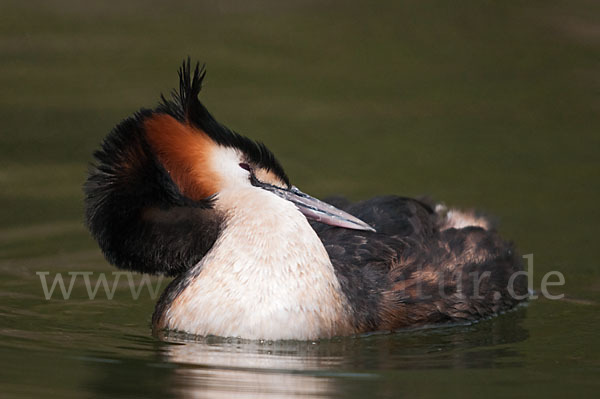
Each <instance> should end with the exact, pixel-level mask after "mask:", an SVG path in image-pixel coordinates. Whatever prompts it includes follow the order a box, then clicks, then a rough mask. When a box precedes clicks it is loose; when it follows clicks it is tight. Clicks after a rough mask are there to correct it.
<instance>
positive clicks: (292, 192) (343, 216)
mask: <svg viewBox="0 0 600 399" xmlns="http://www.w3.org/2000/svg"><path fill="white" fill-rule="evenodd" d="M260 187H262V188H264V189H265V190H268V191H271V192H272V193H274V194H276V195H278V196H280V197H281V198H284V199H286V200H288V201H290V202H292V203H293V204H294V205H296V207H298V209H299V210H300V212H302V213H303V214H304V216H306V217H307V218H308V219H312V220H316V221H317V222H321V223H325V224H328V225H331V226H338V227H344V228H346V229H354V230H366V231H375V229H374V228H372V227H371V226H369V225H368V224H366V223H365V222H363V221H362V220H360V219H359V218H357V217H354V216H352V215H351V214H349V213H347V212H344V211H342V210H340V209H338V208H336V207H334V206H331V205H329V204H328V203H326V202H323V201H321V200H318V199H316V198H314V197H311V196H310V195H308V194H305V193H303V192H302V191H300V190H298V188H297V187H295V186H292V188H290V189H284V188H280V187H277V186H272V185H270V184H264V185H261V186H260Z"/></svg>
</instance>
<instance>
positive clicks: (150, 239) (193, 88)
mask: <svg viewBox="0 0 600 399" xmlns="http://www.w3.org/2000/svg"><path fill="white" fill-rule="evenodd" d="M204 76H205V71H204V69H203V68H202V69H201V68H199V66H198V65H196V67H195V69H194V71H193V72H192V71H191V68H190V61H189V59H188V60H187V62H184V64H183V66H182V67H181V68H180V70H179V78H180V87H179V90H177V91H173V92H172V94H171V98H170V99H166V98H165V97H162V102H161V103H160V104H159V106H158V107H157V108H155V109H154V110H147V109H142V110H140V111H139V112H137V113H136V114H134V115H133V116H132V117H130V118H128V119H126V120H124V121H123V122H121V123H120V124H119V125H118V126H117V127H115V128H114V129H113V131H112V132H111V133H110V134H109V135H108V136H107V138H106V139H105V141H104V142H103V144H102V147H101V148H100V150H98V151H97V152H96V153H95V154H94V155H95V159H96V162H95V164H94V165H93V166H92V167H91V170H90V174H89V177H88V179H87V181H86V183H85V186H84V190H85V195H86V199H85V205H86V223H87V226H88V228H89V229H90V231H91V232H92V235H93V236H94V238H96V240H97V241H98V242H99V244H100V247H101V249H102V251H103V252H104V254H105V256H106V257H107V259H108V260H109V261H110V262H111V263H113V264H115V265H116V266H118V267H120V268H124V269H129V270H134V271H140V272H146V273H164V274H167V275H177V274H180V273H181V272H183V271H185V270H187V269H188V268H190V267H191V266H193V265H194V264H196V263H197V262H198V261H200V259H202V257H203V256H204V255H205V254H206V253H207V251H208V250H209V249H210V248H211V247H212V245H213V244H214V242H215V240H216V239H217V237H218V236H219V234H220V232H221V231H222V230H223V229H224V228H225V223H224V222H225V221H226V216H225V213H226V211H227V208H226V207H227V204H226V203H222V197H223V196H222V195H221V194H222V193H224V192H227V193H232V192H233V193H235V192H240V193H242V192H247V191H248V190H261V191H263V192H264V191H267V192H269V193H270V194H272V195H275V196H277V197H280V198H283V199H285V200H287V201H290V202H292V203H294V204H295V205H296V207H297V209H298V210H300V211H301V212H302V213H303V214H304V215H306V217H308V218H311V219H314V220H318V221H321V222H323V223H327V224H331V225H335V226H340V227H346V228H351V229H360V230H373V229H372V228H371V227H370V226H369V225H367V224H365V223H364V222H362V221H361V220H359V219H357V218H355V217H353V216H352V215H350V214H347V213H345V212H343V211H340V210H338V209H336V208H334V207H332V206H331V205H328V204H326V203H323V202H321V201H319V200H317V199H315V198H312V197H310V196H308V195H306V194H304V193H302V192H301V191H300V190H298V189H297V188H296V187H294V186H292V185H291V184H290V182H289V179H288V177H287V176H286V174H285V172H284V170H283V168H282V166H281V164H280V163H279V162H278V161H277V159H276V158H275V156H274V155H273V153H272V152H271V151H269V150H268V149H267V147H266V146H265V145H264V144H262V143H257V142H254V141H252V140H250V139H248V138H246V137H244V136H241V135H239V134H237V133H235V132H233V131H231V130H229V129H228V128H226V127H225V126H223V125H221V124H220V123H218V122H217V121H216V120H215V119H214V118H213V117H212V115H211V114H210V113H209V112H208V111H207V109H206V108H205V107H204V106H203V105H202V103H201V102H200V101H199V100H198V94H199V92H200V89H201V85H202V81H203V79H204ZM265 211H268V209H267V210H265Z"/></svg>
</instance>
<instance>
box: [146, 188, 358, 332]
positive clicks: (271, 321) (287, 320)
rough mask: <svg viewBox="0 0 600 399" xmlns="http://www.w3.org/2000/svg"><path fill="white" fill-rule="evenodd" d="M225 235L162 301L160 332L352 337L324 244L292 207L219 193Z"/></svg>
mask: <svg viewBox="0 0 600 399" xmlns="http://www.w3.org/2000/svg"><path fill="white" fill-rule="evenodd" d="M216 208H217V210H218V211H220V212H222V213H223V214H224V215H225V222H224V223H225V225H224V227H223V228H222V230H221V231H222V233H221V234H220V236H219V238H218V239H217V241H216V242H215V244H214V245H213V247H212V249H211V250H210V251H209V252H208V253H207V254H206V256H205V257H204V258H203V259H202V261H200V263H198V265H196V266H195V267H194V268H192V269H190V270H189V271H188V272H187V273H186V275H185V276H181V277H180V279H182V280H181V282H182V284H175V285H171V286H170V287H169V288H168V289H171V290H180V292H171V293H169V295H163V298H170V299H167V300H171V299H172V301H171V303H169V304H166V305H165V304H163V306H162V307H161V304H160V303H159V307H161V308H162V309H163V310H162V314H160V315H158V316H159V317H158V318H157V322H158V325H157V326H156V327H158V328H168V329H173V330H179V331H185V332H187V333H191V334H197V335H218V336H225V337H227V336H234V337H241V338H247V339H303V340H306V339H316V338H318V337H331V336H335V335H342V334H349V333H352V332H353V331H352V327H351V323H350V322H349V319H350V314H349V306H348V301H347V298H346V297H345V295H344V294H343V293H342V290H341V287H340V283H339V281H338V279H337V277H336V275H335V272H334V269H333V266H332V265H331V261H330V259H329V256H328V254H327V252H326V250H325V248H324V247H323V243H322V242H321V240H320V239H319V237H318V236H317V234H316V233H315V231H314V230H313V229H312V227H311V226H310V224H309V223H308V221H307V220H306V218H305V217H304V216H303V215H302V214H301V213H300V212H299V211H298V210H297V209H296V207H295V206H294V205H293V204H292V203H290V202H288V201H286V200H283V199H281V198H279V197H277V196H275V195H273V194H271V193H269V192H267V191H264V190H262V189H257V188H254V187H248V188H246V189H242V190H239V189H236V190H235V191H234V190H223V191H222V192H220V193H219V197H218V199H217V202H216Z"/></svg>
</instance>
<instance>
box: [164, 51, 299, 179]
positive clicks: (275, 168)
mask: <svg viewBox="0 0 600 399" xmlns="http://www.w3.org/2000/svg"><path fill="white" fill-rule="evenodd" d="M178 73H179V90H173V91H172V92H171V98H170V99H168V98H166V97H165V96H162V95H161V103H160V105H159V107H158V108H157V111H158V112H164V113H166V114H169V115H171V116H172V117H174V118H175V119H177V120H178V121H180V122H182V123H190V124H191V125H193V126H195V127H196V128H198V129H200V130H202V131H204V132H205V133H206V134H207V135H208V136H210V138H212V139H213V140H214V141H215V142H216V143H218V144H221V145H223V146H227V147H235V148H238V149H240V150H241V151H242V152H243V153H244V154H246V155H247V156H248V161H250V162H252V163H254V164H256V165H258V166H260V167H263V168H265V169H267V170H270V171H272V172H273V173H275V174H276V175H277V176H278V177H279V178H280V179H281V180H282V181H284V182H285V183H286V184H287V185H288V186H289V185H290V181H289V178H288V177H287V175H286V173H285V171H284V170H283V167H282V166H281V164H280V163H279V161H278V160H277V159H276V158H275V155H273V153H272V152H271V151H270V150H269V149H268V148H267V147H266V146H265V145H264V144H263V143H261V142H256V141H253V140H250V139H249V138H247V137H244V136H242V135H240V134H238V133H236V132H234V131H233V130H230V129H229V128H227V127H226V126H223V125H222V124H220V123H219V122H217V121H216V120H215V118H214V117H213V116H212V115H211V114H210V112H208V110H207V109H206V107H205V106H204V105H203V104H202V103H201V102H200V100H199V99H198V95H199V93H200V90H202V83H203V81H204V78H205V77H206V69H205V67H204V66H202V67H200V64H199V63H196V65H195V67H194V68H193V72H192V66H191V61H190V59H189V57H188V58H187V60H185V61H183V64H182V65H181V67H180V68H179V71H178Z"/></svg>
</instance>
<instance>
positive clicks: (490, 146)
mask: <svg viewBox="0 0 600 399" xmlns="http://www.w3.org/2000/svg"><path fill="white" fill-rule="evenodd" d="M187 56H190V57H192V59H195V60H198V61H200V62H202V63H206V67H207V70H208V76H207V79H206V81H205V85H204V90H203V92H202V95H201V99H202V101H203V102H204V103H205V105H206V106H207V107H208V108H209V110H210V111H211V112H212V113H213V114H214V115H215V116H216V118H217V119H219V120H220V121H221V122H223V123H224V124H226V125H227V126H229V127H231V128H232V129H234V130H236V131H238V132H239V133H242V134H244V135H247V136H249V137H251V138H254V139H258V140H261V141H264V142H265V143H266V144H267V145H268V146H269V147H270V148H271V150H272V151H273V152H274V153H275V154H276V155H277V157H278V158H279V160H280V161H281V162H282V163H283V165H284V167H285V169H286V171H287V173H288V175H289V176H290V178H291V180H292V182H293V183H294V184H295V185H297V186H298V187H300V188H301V189H302V190H303V191H305V192H308V193H310V194H312V195H315V196H318V197H325V196H327V195H331V194H337V193H342V194H345V195H347V196H349V197H350V198H352V199H361V198H367V197H369V196H372V195H377V194H400V195H406V196H416V195H421V194H427V195H430V196H432V197H433V198H435V199H438V200H441V201H444V202H446V203H447V204H448V205H452V206H458V207H464V208H471V207H472V208H476V209H479V210H482V211H485V212H489V213H490V214H492V215H495V216H496V217H497V219H498V220H499V222H500V230H501V232H502V233H503V234H504V235H505V236H506V237H507V238H509V239H512V240H514V241H515V242H516V244H517V246H518V248H519V250H520V251H521V253H533V254H534V256H535V275H534V277H533V280H534V287H535V288H536V289H538V288H539V284H540V280H541V279H542V277H543V275H544V274H545V273H546V272H548V271H551V270H558V271H560V272H562V273H563V274H564V276H565V280H566V284H565V286H564V287H553V288H552V289H551V292H553V293H565V294H566V297H565V299H563V300H561V301H549V300H544V299H540V300H538V301H534V302H532V303H531V304H530V305H529V307H528V308H527V309H526V311H525V310H521V311H519V312H518V317H517V316H515V315H512V316H502V317H499V318H497V319H495V320H492V321H488V322H486V323H487V324H486V323H483V324H481V325H476V326H474V327H469V328H455V329H450V330H449V331H446V330H444V331H445V332H430V333H415V334H414V335H411V334H399V335H392V336H384V337H377V336H376V337H371V338H365V339H363V340H355V341H351V342H350V343H348V342H347V341H345V340H342V341H341V342H335V343H329V344H325V343H321V344H320V349H318V350H317V351H316V352H315V351H312V350H309V349H306V348H297V347H295V346H294V347H293V348H292V349H290V348H287V347H286V348H283V349H281V351H280V352H277V351H274V352H273V353H272V355H273V356H271V357H269V356H268V353H267V352H268V350H267V351H266V352H265V351H264V350H263V349H264V348H262V349H261V348H258V349H257V348H254V347H251V348H248V347H244V346H243V345H242V347H241V349H240V347H239V346H234V348H233V349H231V348H230V347H228V346H227V345H221V344H216V345H215V346H209V349H210V351H213V350H215V351H217V352H218V353H221V352H222V351H228V350H233V351H234V352H235V351H238V352H240V351H241V353H242V355H240V356H242V357H243V355H244V354H245V355H247V354H250V355H251V356H254V355H257V354H259V355H261V356H263V355H264V353H267V355H264V356H266V357H265V359H263V360H264V361H265V362H266V364H267V366H264V367H266V368H267V369H269V370H271V369H272V368H275V369H277V368H278V367H280V366H279V363H277V361H279V360H281V358H282V357H285V356H288V357H290V356H291V359H292V360H294V361H299V362H300V364H301V366H298V365H297V364H296V363H293V362H292V363H293V364H292V366H290V367H289V370H291V371H289V372H283V373H280V374H281V375H279V374H277V373H276V372H273V371H270V372H267V374H268V375H270V376H273V377H274V379H275V380H277V379H281V378H283V381H287V380H286V378H288V379H289V378H291V377H293V376H295V375H296V374H299V375H300V376H303V377H307V378H308V380H306V381H305V380H301V381H300V382H299V386H300V387H304V386H310V387H312V386H313V385H314V386H315V387H316V388H315V389H314V390H309V391H305V390H302V389H301V388H298V389H297V390H296V391H294V390H292V391H291V392H288V391H282V392H279V391H277V389H276V388H273V387H272V385H269V384H270V381H263V383H262V385H260V384H258V386H259V387H258V388H257V386H255V385H256V381H255V378H256V375H254V374H252V373H250V376H249V377H248V378H249V381H254V382H255V385H252V383H251V382H248V383H247V385H243V386H242V387H241V388H240V387H239V386H236V387H237V388H236V389H237V391H236V392H237V393H238V394H246V396H251V395H249V394H256V393H258V394H261V393H262V394H265V395H267V394H269V395H270V394H277V393H279V394H281V396H285V395H287V396H294V395H296V394H298V393H301V394H303V395H309V396H310V395H313V396H315V395H316V396H321V397H322V396H327V397H332V396H345V397H349V396H356V397H360V395H362V394H363V393H364V391H361V389H360V388H359V387H366V388H364V389H365V390H366V391H367V392H371V393H376V394H380V395H381V396H391V397H395V396H404V395H409V396H410V395H417V396H430V395H432V396H435V395H437V394H440V393H444V394H445V395H447V396H459V395H460V396H463V395H465V394H478V393H485V394H486V396H492V397H493V396H501V395H502V396H506V395H507V394H510V395H511V396H514V394H518V393H523V394H527V395H528V396H531V394H534V396H535V394H538V395H544V396H546V397H549V396H564V395H569V394H574V393H579V394H586V393H591V392H597V390H598V388H600V386H599V385H598V382H597V381H596V380H597V375H598V371H599V370H600V364H599V362H598V358H599V351H598V347H599V344H600V343H599V342H598V338H597V331H598V329H599V328H600V318H599V317H598V310H599V309H598V301H600V268H599V264H598V260H597V256H596V241H597V238H598V232H599V229H598V225H599V222H600V214H599V213H600V212H599V206H598V203H599V202H600V184H599V182H600V179H599V177H600V157H599V150H600V118H599V111H600V97H599V94H600V75H599V74H598V71H599V70H600V3H599V2H597V1H592V0H544V1H541V0H540V1H535V0H534V1H528V2H516V1H487V0H477V1H471V0H468V1H462V2H447V1H441V0H440V1H432V0H424V1H417V0H402V1H383V2H366V1H365V2H360V1H351V2H347V1H321V2H318V1H266V0H265V1H252V2H245V1H241V0H240V1H211V2H201V1H176V2H166V1H164V2H163V1H146V2H142V1H122V2H117V1H106V2H91V1H90V2H83V1H75V0H62V1H10V0H1V1H0V123H1V128H0V283H1V286H0V296H1V298H2V299H1V302H0V335H1V338H2V339H1V340H0V341H2V342H1V343H0V348H1V349H2V351H3V354H4V355H3V356H2V359H3V361H5V362H6V365H3V368H4V369H5V371H3V373H6V374H5V375H4V376H2V375H0V391H3V392H7V393H8V394H10V395H11V396H15V397H18V396H29V395H34V394H37V393H39V392H44V393H46V394H47V395H48V396H57V397H68V396H73V397H79V396H82V395H92V396H107V397H111V396H112V395H115V394H126V395H131V396H136V395H141V396H146V397H148V396H153V394H156V395H157V396H163V397H164V396H178V395H179V394H181V393H189V392H190V391H192V392H194V389H193V388H195V387H197V386H196V385H195V384H200V386H202V387H203V388H205V389H208V390H209V393H213V394H214V393H215V392H216V393H219V394H223V392H222V391H223V390H224V391H225V392H230V391H229V390H228V389H229V388H227V384H228V383H229V384H234V386H235V381H237V380H239V379H240V378H242V379H243V377H244V376H241V377H240V375H233V376H226V377H224V378H225V379H218V378H216V377H215V375H212V376H211V375H210V374H209V375H208V377H207V376H206V375H201V376H198V375H196V374H193V373H192V375H191V376H190V375H187V374H184V375H183V377H182V376H181V375H179V374H178V373H180V372H184V371H186V370H187V371H188V372H189V371H190V369H189V366H186V367H187V368H186V367H183V368H182V367H181V366H180V363H181V361H173V360H172V358H171V357H169V356H170V355H169V354H168V353H167V354H165V351H167V352H168V351H170V350H171V349H170V346H169V345H166V344H162V343H160V342H158V341H156V340H154V339H153V338H152V337H151V336H150V329H149V324H148V321H149V317H150V314H151V312H152V307H153V303H154V301H153V300H151V299H149V298H147V299H141V300H140V301H137V302H133V303H132V301H131V298H130V297H128V296H127V295H125V294H123V295H121V296H119V294H117V296H116V300H115V301H107V300H105V301H89V300H87V299H86V298H85V296H84V295H81V298H80V300H77V301H74V300H71V301H63V300H58V299H56V300H55V299H53V300H50V301H46V300H45V299H44V298H43V295H42V291H41V288H40V281H39V278H38V276H36V274H35V272H36V271H42V270H44V271H50V272H51V273H56V272H68V271H73V270H86V271H95V272H107V273H110V272H112V271H113V269H112V267H111V266H110V265H108V264H107V263H106V262H105V261H104V260H103V258H102V255H101V254H100V252H99V250H98V248H97V245H96V244H95V242H93V240H92V239H91V238H90V237H89V236H88V234H87V232H86V230H85V228H84V227H83V225H82V209H83V206H82V191H81V185H82V183H83V181H84V180H85V176H86V170H87V164H88V163H89V162H90V161H91V153H92V152H93V151H94V149H95V148H97V146H98V145H99V143H100V141H101V140H102V138H103V137H104V136H105V135H106V134H107V133H108V132H109V131H110V129H111V128H112V127H113V126H114V125H116V124H117V123H118V122H119V121H120V120H121V119H123V118H125V117H127V116H128V115H130V114H131V113H133V112H134V111H136V110H138V109H139V108H140V107H153V106H154V105H156V104H157V101H158V99H159V94H160V93H168V92H169V91H170V89H171V88H173V87H175V86H176V85H177V75H176V70H177V68H178V66H179V64H180V63H181V61H182V59H184V58H185V57H187ZM82 287H83V285H82V284H79V285H77V286H76V289H77V288H82ZM121 290H122V292H121V291H119V292H121V293H123V292H126V291H127V290H128V288H127V287H123V288H122V289H121ZM84 292H85V291H83V293H84ZM80 293H81V291H80ZM472 330H475V331H472ZM490 331H493V332H494V333H491V332H490ZM489 336H492V337H495V338H494V339H493V340H492V341H488V340H486V339H483V340H482V339H481V337H489ZM515 337H517V338H515ZM165 345H166V346H165ZM336 345H337V346H336ZM184 346H185V345H184ZM188 346H189V345H188ZM165 348H166V349H165ZM215 348H216V349H215ZM349 348H350V349H349ZM390 348H393V350H391V349H390ZM473 348H476V350H474V349H473ZM438 350H440V351H442V352H443V353H444V354H445V356H442V359H440V358H439V357H436V356H437V355H432V353H435V352H436V351H438ZM89 351H92V352H93V353H94V355H93V356H92V355H90V354H89ZM96 351H97V352H96ZM210 351H209V352H210ZM219 351H221V352H219ZM263 352H264V353H263ZM169 353H170V352H169ZM210 353H212V352H210ZM236 353H237V352H236ZM282 353H283V354H282ZM290 353H291V355H290ZM332 353H333V354H332ZM275 355H277V356H279V357H276V356H275ZM284 355H285V356H284ZM446 355H447V356H446ZM197 356H198V357H197V359H196V361H193V362H192V363H194V364H196V365H197V364H201V365H202V367H204V368H208V369H209V370H212V371H213V372H217V371H220V372H222V371H223V370H228V369H227V368H225V369H224V368H222V367H221V368H219V367H220V366H214V364H213V363H211V362H210V361H208V360H206V361H204V362H203V361H200V360H198V359H200V358H202V359H204V358H203V357H202V356H200V355H197ZM257 356H258V355H257ZM274 356H275V357H274ZM431 356H434V357H433V358H432V357H431ZM473 356H474V357H473ZM23 357H26V358H28V359H30V360H28V361H23ZM217 357H218V356H217ZM330 358H334V359H338V360H339V359H341V360H340V362H339V363H335V362H334V366H332V367H325V366H323V364H324V363H323V362H325V360H323V359H330ZM382 358H383V360H382ZM449 358H450V360H448V359H449ZM457 358H458V359H459V360H460V361H457V360H456V359H457ZM481 358H483V359H484V360H486V361H484V362H483V363H481V362H477V361H476V362H475V363H469V361H471V360H473V359H476V360H477V359H479V360H481ZM89 359H92V360H89ZM94 359H95V360H94ZM98 359H100V360H98ZM148 359H151V361H150V360H148ZM273 359H276V360H275V363H274V364H270V363H269V361H274V360H273ZM277 359H278V360H277ZM286 359H287V358H286ZM307 359H310V361H309V362H308V364H309V367H308V369H310V370H312V371H310V372H308V375H305V374H302V373H303V372H299V371H298V370H305V369H306V367H305V366H306V364H307ZM315 359H317V361H316V363H312V361H313V360H315ZM353 359H361V360H360V361H358V360H357V361H356V362H355V361H354V360H353ZM424 359H425V360H424ZM465 359H467V360H468V359H470V360H469V361H465ZM490 359H491V360H490ZM498 359H501V360H502V366H501V367H500V366H498V362H497V360H498ZM507 359H508V360H507ZM103 362H104V363H103ZM111 362H112V363H111ZM423 362H425V364H424V363H423ZM183 363H185V362H183ZM325 363H326V362H325ZM15 364H18V365H19V367H14V365H15ZM54 364H59V365H61V367H59V368H56V367H53V365H54ZM90 364H91V365H90ZM149 364H150V365H152V364H156V365H159V366H160V367H158V368H152V369H151V371H148V370H150V369H148V367H150V366H148V365H149ZM250 364H252V363H250ZM413 364H414V368H413V367H411V365H413ZM471 364H475V366H474V367H475V368H479V367H480V366H481V368H483V370H476V371H473V370H471V369H472V368H473V367H471V366H470V365H471ZM11 365H12V367H9V366H11ZM111 365H112V366H111ZM211 365H213V366H214V367H213V366H211ZM7 367H8V368H7ZM94 367H96V368H98V367H100V368H101V371H102V372H104V373H105V374H106V376H105V379H100V380H99V381H94V382H91V383H90V382H85V381H89V379H90V375H91V374H93V375H95V374H96V373H95V372H93V370H94ZM161 367H162V368H161ZM202 367H201V370H203V368H202ZM228 367H230V366H228ZM240 367H242V366H240ZM243 367H249V368H250V369H252V368H253V367H254V366H252V365H250V366H243ZM286 367H287V366H283V369H287V368H286ZM498 368H500V369H499V370H497V369H498ZM59 369H60V371H59ZM429 369H433V370H438V369H439V370H441V371H429ZM86 370H87V371H86ZM135 370H138V371H135ZM161 370H166V371H165V372H164V373H163V372H162V371H161ZM182 370H183V371H182ZM191 370H192V371H198V370H197V369H195V368H192V369H191ZM261 370H263V372H264V369H261ZM315 370H317V371H315ZM323 370H328V371H323ZM96 371H97V370H96ZM269 373H272V374H269ZM328 373H329V374H328ZM336 373H339V374H336ZM361 373H363V374H364V375H363V374H361ZM63 374H65V375H70V376H71V378H66V377H64V378H62V377H59V376H62V375H63ZM165 374H166V375H168V378H167V377H164V375H165ZM259 374H260V373H259ZM263 374H264V373H263ZM263 374H260V375H263ZM365 376H366V377H365ZM372 376H375V377H373V378H371V377H372ZM221 377H222V376H221ZM592 377H593V378H592ZM160 378H167V380H165V381H164V383H163V380H161V379H160ZM203 378H204V379H203ZM211 378H213V380H211ZM594 378H595V379H594ZM140 381H141V383H140ZM157 381H158V382H157ZM207 381H208V382H212V383H213V384H212V385H211V384H210V383H208V382H207ZM224 381H225V382H224ZM259 381H262V380H259ZM315 381H316V382H315ZM159 382H160V383H159ZM288 382H289V383H290V384H292V385H291V386H295V385H294V384H295V383H298V381H296V380H293V379H292V381H291V382H290V381H288ZM286 383H287V382H286ZM153 384H154V385H153ZM248 384H249V385H248ZM311 384H312V385H311ZM323 384H325V385H326V386H322V385H323ZM140 386H147V387H151V388H152V389H150V388H148V389H146V390H143V389H142V388H140ZM167 387H168V389H167ZM190 387H191V388H190ZM207 387H208V388H207ZM210 387H212V388H214V389H212V390H211V389H210ZM215 387H216V388H215ZM249 387H250V388H249ZM261 387H262V388H261ZM275 387H277V384H275ZM332 387H333V388H332ZM344 387H346V388H348V387H352V388H351V389H350V388H348V389H346V388H344ZM271 388H273V389H271ZM354 388H356V389H354ZM140 389H142V390H141V391H140Z"/></svg>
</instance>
